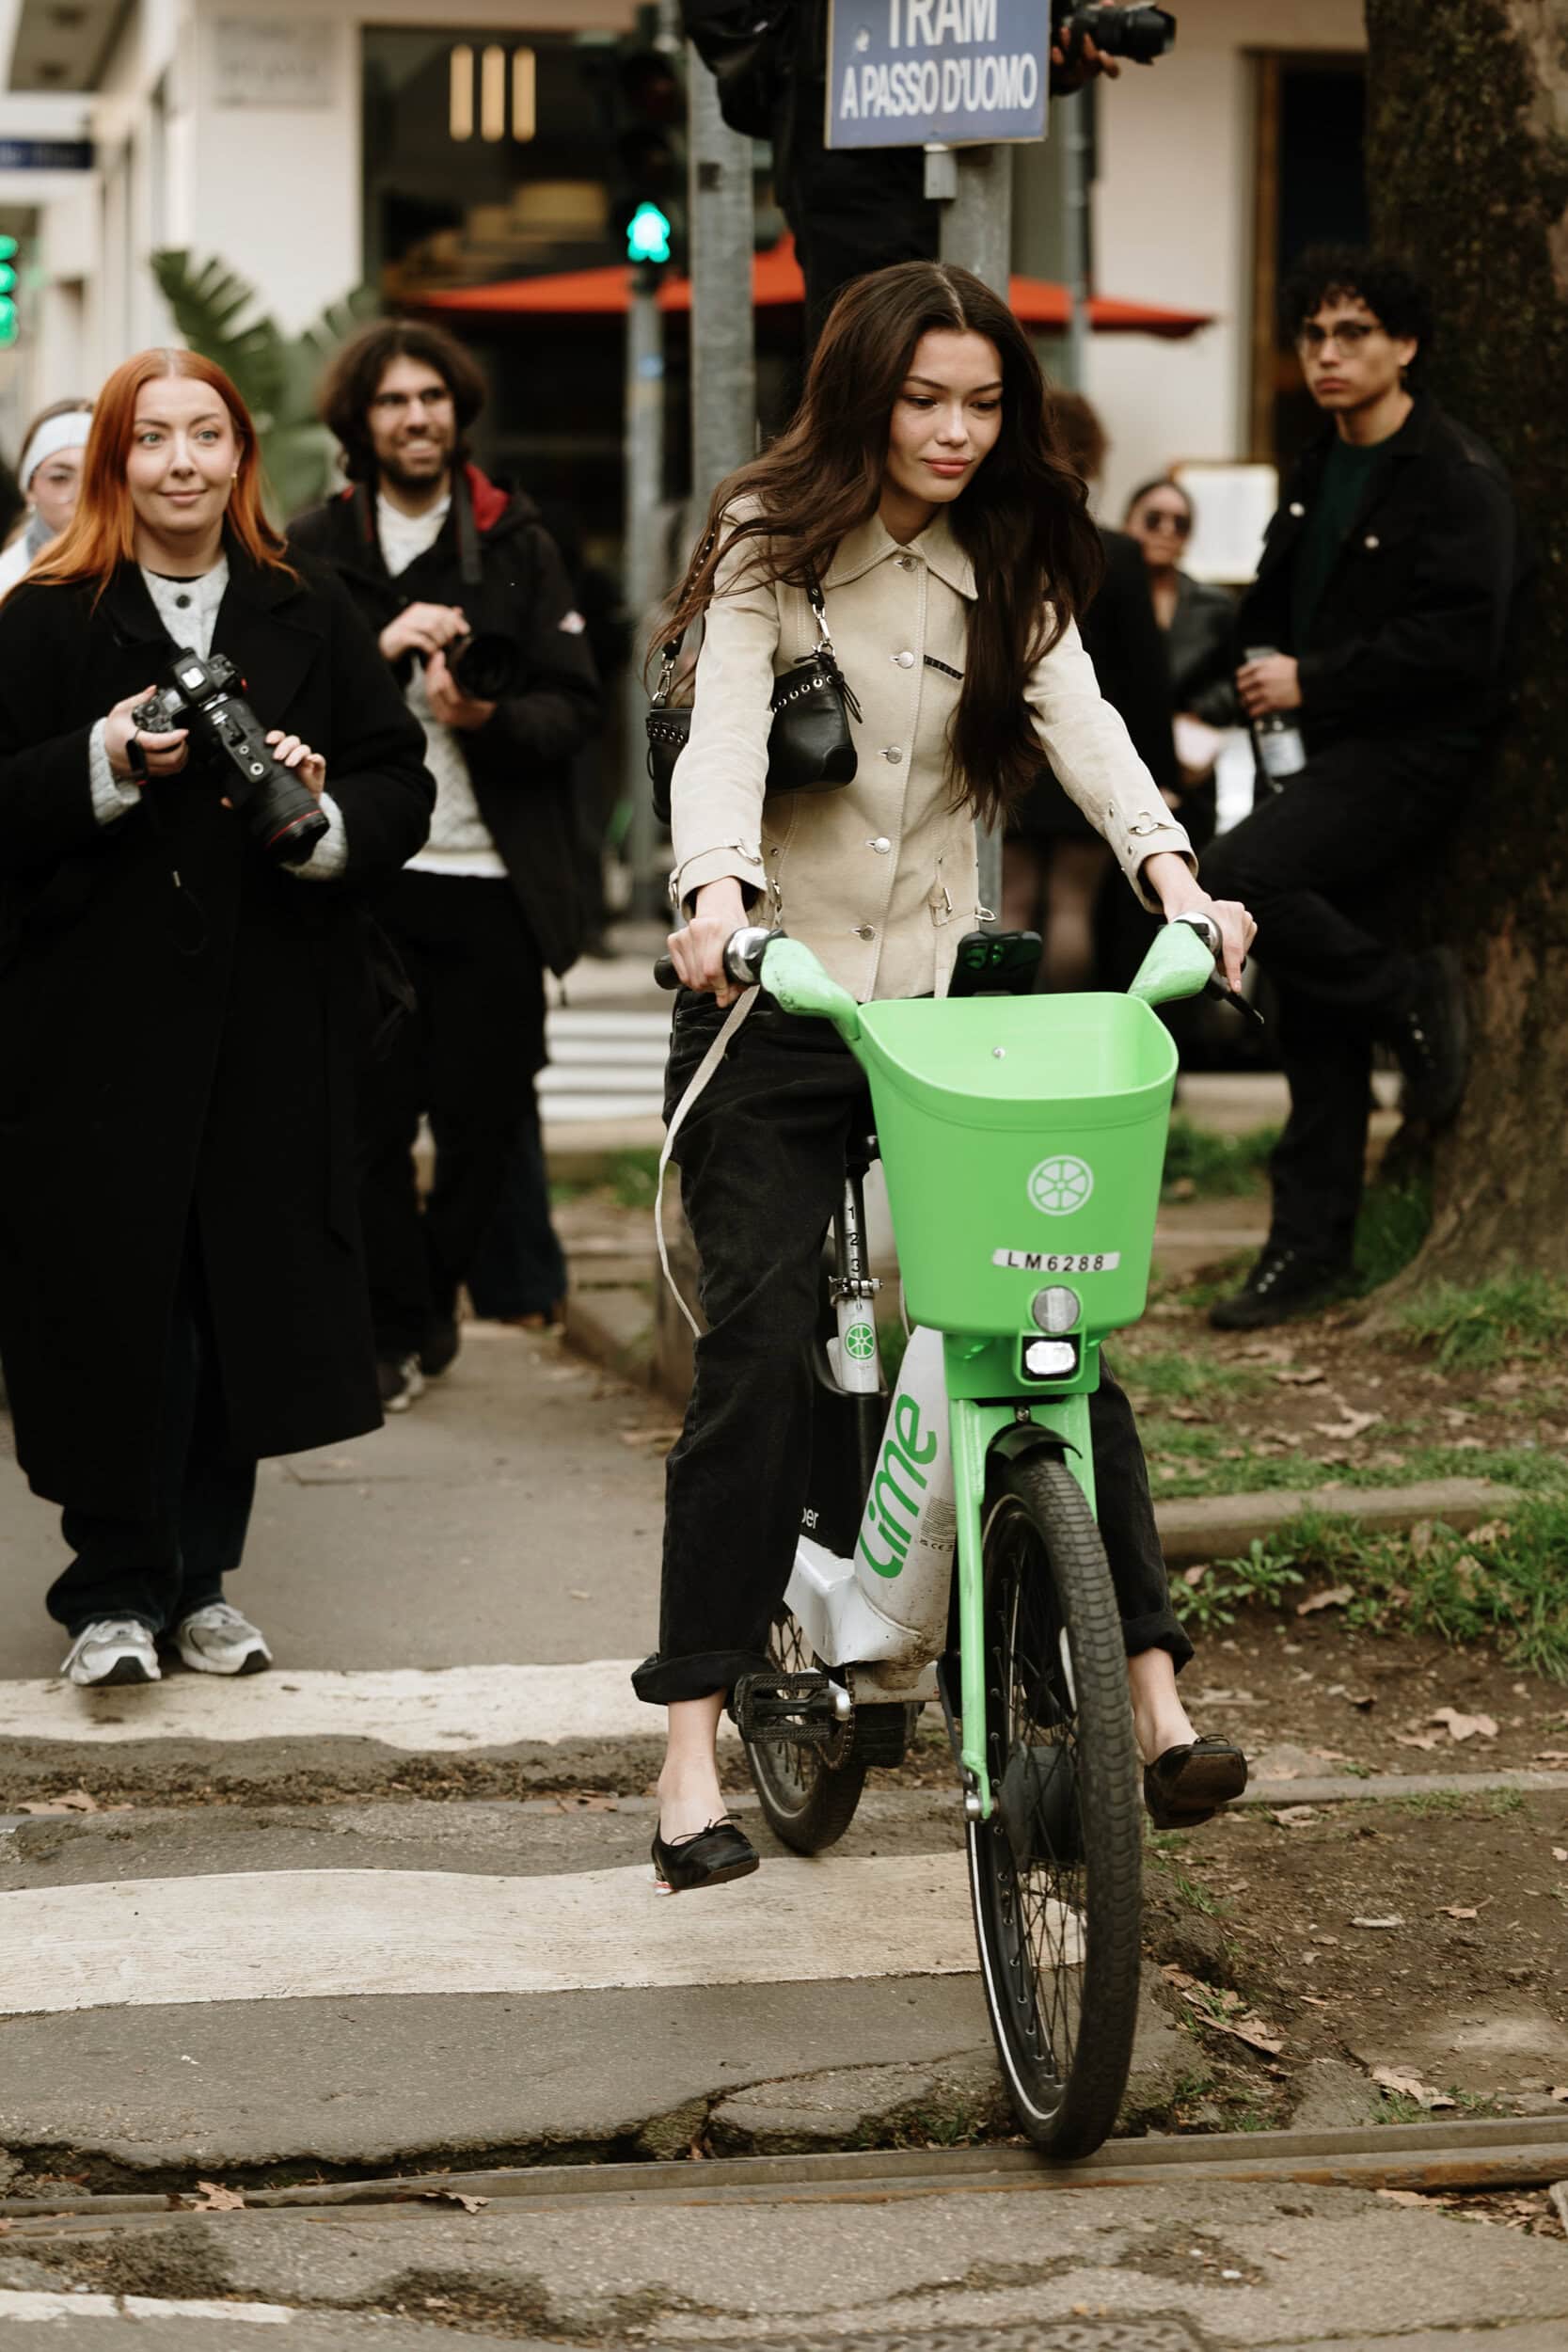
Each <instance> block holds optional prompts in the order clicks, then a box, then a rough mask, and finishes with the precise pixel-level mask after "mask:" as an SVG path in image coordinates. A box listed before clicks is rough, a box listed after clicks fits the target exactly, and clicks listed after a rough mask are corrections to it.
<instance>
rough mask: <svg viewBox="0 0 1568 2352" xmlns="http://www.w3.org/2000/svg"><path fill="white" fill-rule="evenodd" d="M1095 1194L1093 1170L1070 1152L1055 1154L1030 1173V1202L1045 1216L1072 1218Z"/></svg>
mask: <svg viewBox="0 0 1568 2352" xmlns="http://www.w3.org/2000/svg"><path fill="white" fill-rule="evenodd" d="M1093 1190H1094V1170H1093V1168H1091V1167H1090V1166H1089V1164H1088V1162H1087V1160H1076V1159H1074V1158H1073V1156H1072V1154H1071V1152H1053V1153H1052V1155H1051V1157H1050V1159H1048V1160H1041V1162H1040V1164H1039V1166H1038V1167H1037V1168H1031V1169H1030V1171H1029V1198H1030V1200H1032V1201H1033V1202H1034V1204H1035V1206H1036V1208H1037V1209H1038V1210H1039V1212H1040V1214H1041V1215H1042V1216H1071V1215H1072V1212H1073V1211H1074V1209H1081V1208H1082V1207H1083V1205H1084V1203H1085V1200H1087V1199H1088V1197H1089V1195H1090V1193H1091V1192H1093Z"/></svg>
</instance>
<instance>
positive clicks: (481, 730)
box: [289, 466, 603, 972]
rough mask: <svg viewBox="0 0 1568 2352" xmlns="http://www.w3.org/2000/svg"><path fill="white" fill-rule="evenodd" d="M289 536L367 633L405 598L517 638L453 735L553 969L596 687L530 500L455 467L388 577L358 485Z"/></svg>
mask: <svg viewBox="0 0 1568 2352" xmlns="http://www.w3.org/2000/svg"><path fill="white" fill-rule="evenodd" d="M463 496H467V498H468V499H469V500H470V501H471V502H472V511H473V516H474V520H475V523H476V524H477V526H478V539H479V559H480V569H481V575H482V578H481V585H480V587H479V590H478V591H477V593H476V590H475V589H474V588H473V587H471V586H468V587H466V586H465V584H464V581H463V576H462V571H461V569H460V557H459V551H458V543H457V525H456V515H455V507H456V498H457V497H463ZM289 544H290V546H291V547H292V548H301V549H303V550H304V551H306V552H307V553H309V554H312V555H315V556H318V557H322V558H325V561H326V562H327V563H329V564H331V565H332V566H333V568H334V569H335V570H336V572H337V573H338V576H339V578H340V579H341V581H342V583H343V585H344V587H345V588H346V589H347V590H348V593H349V595H350V596H352V597H353V598H354V601H355V603H356V606H357V607H358V609H359V611H360V612H361V614H362V615H363V616H364V618H365V620H366V621H368V622H369V624H370V626H371V628H372V629H373V630H374V631H375V633H376V635H377V636H379V635H380V633H381V631H382V630H383V629H384V628H386V626H387V624H388V621H390V620H393V619H394V618H395V617H396V615H397V614H398V613H399V612H402V611H403V610H404V607H405V606H406V605H410V604H455V605H460V606H461V607H462V608H463V610H464V611H465V612H467V617H468V625H469V627H470V628H474V627H477V626H478V625H479V622H480V619H481V617H483V624H484V626H485V627H486V628H494V629H498V630H502V631H504V632H506V633H508V634H510V635H511V636H513V637H515V639H516V641H517V644H519V645H520V646H521V648H522V651H523V655H524V659H525V669H524V675H523V678H522V683H521V688H520V691H518V692H517V693H515V694H513V695H509V696H508V697H507V698H506V699H505V700H504V701H502V702H500V703H499V704H498V705H497V707H496V712H495V716H494V717H493V718H492V719H491V720H490V721H489V722H488V723H487V724H486V725H484V726H483V727H477V728H474V729H473V730H471V731H470V732H467V733H465V734H462V735H460V736H459V737H458V741H459V743H460V744H461V746H462V750H463V756H464V758H465V759H466V760H467V763H468V774H469V777H470V779H471V781H472V784H473V787H474V799H475V801H476V802H477V803H478V804H479V813H480V815H481V816H482V817H483V819H484V822H485V825H486V826H487V827H488V829H489V834H490V838H491V839H492V840H493V841H494V843H495V845H496V848H497V850H499V852H500V859H501V863H502V865H503V866H505V867H506V872H507V879H508V881H509V882H511V884H512V888H513V891H514V892H515V896H516V898H517V901H518V903H519V905H520V906H521V907H522V910H523V914H524V915H525V916H526V917H527V920H528V926H529V929H530V930H531V932H532V934H533V938H534V942H535V944H536V945H537V946H538V949H539V953H540V956H541V958H542V959H543V961H545V962H546V963H547V964H548V965H549V968H550V970H551V971H552V972H564V971H565V970H566V968H567V966H568V964H572V963H575V962H576V961H577V959H578V953H579V952H580V950H581V946H582V926H583V911H582V905H581V899H580V892H579V887H578V860H577V848H576V843H577V830H578V816H577V808H576V803H575V794H574V784H573V760H574V757H575V755H576V754H577V753H578V751H579V750H580V749H581V747H582V745H583V744H584V743H586V742H587V741H588V739H589V738H590V737H591V736H592V735H593V734H594V732H595V730H596V729H597V727H598V726H599V723H600V720H601V716H602V705H603V695H602V692H601V690H600V686H599V680H598V676H597V674H596V672H595V670H594V658H593V655H592V654H591V653H590V652H589V650H588V637H587V629H586V625H585V623H584V622H583V619H582V616H581V615H580V614H579V613H578V612H577V611H576V609H575V604H574V600H573V596H572V589H571V584H570V582H569V580H567V577H566V571H565V566H564V565H563V564H562V561H561V557H560V555H559V554H558V552H557V550H556V546H555V542H554V540H553V539H551V537H550V536H549V533H548V532H546V530H545V528H544V526H543V525H542V524H541V522H540V520H539V514H538V509H537V508H536V507H535V506H534V504H533V502H532V501H531V499H527V498H525V497H524V496H523V495H522V493H521V492H520V491H508V490H504V489H501V488H499V486H498V485H496V484H495V483H492V482H488V481H486V479H485V477H484V476H483V474H482V473H481V472H480V471H479V469H478V468H477V467H475V466H467V467H465V468H464V469H463V478H462V481H461V482H460V483H459V484H458V485H457V486H456V495H455V497H454V500H453V506H452V509H451V511H449V513H448V515H447V518H446V521H445V523H444V524H443V526H442V529H441V532H440V535H439V536H438V537H437V539H436V542H435V544H434V546H432V547H429V548H426V549H425V551H424V553H423V554H422V555H418V556H416V557H415V559H414V561H413V563H412V564H409V565H408V566H407V568H406V569H405V570H404V571H401V572H399V573H398V575H397V577H396V579H395V580H394V579H393V578H392V576H391V574H390V573H389V572H388V569H387V566H386V564H385V562H384V561H383V559H382V554H381V542H380V539H379V537H378V535H377V532H376V528H375V508H374V503H373V501H372V498H371V496H370V494H369V492H368V491H365V490H354V489H349V490H345V491H343V492H342V493H341V495H340V496H339V497H337V498H334V499H328V500H327V501H326V503H325V505H324V506H315V507H312V508H311V509H310V510H309V513H308V514H304V515H300V516H296V517H295V518H294V520H293V522H292V523H291V524H290V525H289ZM476 606H477V608H478V610H477V612H476ZM412 666H413V664H412V657H411V656H405V657H404V660H402V661H401V662H399V663H398V664H397V665H396V675H397V676H398V678H399V680H400V682H401V683H402V684H403V685H404V686H406V684H407V682H408V677H409V675H410V672H411V669H412Z"/></svg>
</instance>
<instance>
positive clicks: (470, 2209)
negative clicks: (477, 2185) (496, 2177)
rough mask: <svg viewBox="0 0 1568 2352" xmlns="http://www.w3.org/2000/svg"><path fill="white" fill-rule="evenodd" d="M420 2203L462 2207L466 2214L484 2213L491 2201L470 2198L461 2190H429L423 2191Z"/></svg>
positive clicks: (483, 2198)
mask: <svg viewBox="0 0 1568 2352" xmlns="http://www.w3.org/2000/svg"><path fill="white" fill-rule="evenodd" d="M489 2202H490V2200H489V2198H488V2197H470V2196H468V2194H467V2191H466V2190H464V2189H461V2188H427V2189H424V2190H421V2192H420V2203H421V2204H425V2205H461V2206H462V2208H463V2210H464V2212H465V2213H482V2212H483V2209H484V2207H485V2206H486V2205H487V2204H488V2203H489Z"/></svg>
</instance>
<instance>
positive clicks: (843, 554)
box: [822, 507, 976, 600]
mask: <svg viewBox="0 0 1568 2352" xmlns="http://www.w3.org/2000/svg"><path fill="white" fill-rule="evenodd" d="M910 548H912V549H913V550H914V552H915V553H916V554H917V555H920V556H923V557H924V558H925V561H926V564H927V569H928V570H930V571H933V572H934V573H935V574H936V576H937V578H938V579H939V580H942V582H943V583H944V584H945V585H946V586H947V587H949V588H951V589H952V590H953V592H954V594H955V595H956V596H968V597H970V598H971V599H972V600H973V598H974V595H975V593H976V591H975V585H974V565H973V564H971V563H970V560H969V558H968V556H967V555H965V553H964V551H963V549H962V548H960V547H959V545H958V541H957V539H955V538H954V536H953V532H952V526H951V525H950V524H949V522H948V519H947V516H946V514H945V513H944V512H943V510H942V508H940V507H939V508H938V510H937V512H936V513H935V514H934V515H933V516H932V517H931V519H930V521H929V522H928V523H927V526H926V528H925V530H924V531H923V532H921V533H920V535H919V536H918V538H915V539H911V540H910V541H908V542H905V541H904V540H901V539H895V537H894V536H893V533H892V532H890V531H889V530H888V528H887V526H886V524H885V523H884V522H883V521H882V518H881V516H879V515H873V516H870V518H869V520H867V521H865V522H863V523H861V524H859V525H858V526H857V528H856V529H855V530H853V531H851V532H847V533H846V535H845V536H844V537H843V538H842V539H841V540H840V541H839V543H838V546H837V548H835V549H834V552H833V560H832V564H830V565H829V567H828V577H827V579H826V580H824V581H823V582H822V586H823V589H824V591H826V590H828V589H830V588H843V587H847V584H848V583H849V581H850V580H859V579H860V578H861V577H862V576H863V574H864V573H866V572H868V571H870V570H871V569H872V567H873V566H874V565H875V564H885V563H887V562H889V561H890V560H891V559H892V558H893V557H895V556H897V555H903V554H906V553H907V552H908V551H909V550H910Z"/></svg>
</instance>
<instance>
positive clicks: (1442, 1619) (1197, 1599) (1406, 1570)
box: [1176, 1454, 1568, 1811]
mask: <svg viewBox="0 0 1568 2352" xmlns="http://www.w3.org/2000/svg"><path fill="white" fill-rule="evenodd" d="M1464 1458H1465V1460H1466V1461H1467V1462H1472V1463H1473V1462H1474V1461H1475V1459H1476V1457H1475V1455H1474V1454H1466V1455H1465V1457H1464ZM1565 1557H1568V1492H1559V1493H1557V1494H1542V1495H1534V1496H1531V1497H1528V1499H1527V1500H1526V1501H1524V1502H1521V1503H1519V1504H1518V1505H1516V1506H1515V1507H1513V1510H1512V1513H1511V1516H1510V1518H1508V1519H1507V1520H1502V1519H1497V1520H1493V1521H1491V1522H1489V1523H1488V1524H1487V1525H1486V1526H1484V1527H1478V1528H1473V1529H1472V1530H1471V1531H1470V1533H1469V1534H1467V1535H1460V1534H1455V1532H1454V1531H1453V1529H1452V1528H1449V1527H1445V1526H1442V1525H1441V1524H1439V1523H1434V1522H1433V1521H1430V1520H1429V1521H1425V1522H1422V1523H1421V1524H1419V1525H1418V1526H1417V1527H1414V1528H1412V1529H1411V1531H1410V1533H1409V1534H1408V1535H1369V1534H1366V1532H1365V1531H1364V1530H1363V1529H1362V1528H1361V1527H1359V1526H1358V1525H1357V1523H1356V1522H1355V1520H1354V1519H1353V1518H1340V1517H1338V1515H1336V1514H1330V1513H1326V1512H1308V1513H1304V1514H1303V1515H1302V1517H1301V1518H1297V1519H1295V1520H1293V1521H1292V1522H1291V1524H1290V1525H1289V1526H1287V1527H1284V1528H1281V1529H1280V1531H1279V1533H1278V1534H1275V1535H1272V1536H1269V1537H1268V1538H1267V1539H1266V1540H1264V1541H1261V1542H1256V1543H1254V1544H1253V1546H1252V1548H1251V1550H1250V1552H1249V1553H1248V1554H1247V1555H1246V1557H1245V1558H1244V1559H1240V1560H1221V1561H1216V1562H1215V1564H1214V1565H1213V1566H1212V1568H1211V1569H1209V1570H1208V1572H1207V1573H1206V1574H1205V1575H1204V1576H1203V1577H1202V1578H1201V1579H1200V1580H1199V1581H1198V1582H1197V1583H1196V1585H1192V1586H1184V1585H1181V1584H1180V1583H1179V1585H1178V1587H1177V1595H1176V1597H1177V1606H1178V1608H1179V1610H1180V1607H1181V1604H1182V1597H1183V1596H1186V1597H1188V1599H1189V1601H1190V1610H1189V1613H1190V1614H1191V1615H1192V1617H1193V1618H1194V1621H1195V1622H1196V1623H1197V1624H1198V1625H1200V1626H1201V1625H1206V1624H1210V1623H1218V1624H1228V1623H1229V1621H1230V1619H1229V1616H1227V1615H1226V1614H1225V1613H1224V1612H1225V1611H1227V1610H1229V1611H1231V1612H1232V1613H1233V1612H1234V1610H1235V1609H1236V1608H1237V1607H1240V1606H1243V1605H1245V1604H1247V1603H1249V1602H1250V1603H1254V1604H1260V1605H1261V1606H1263V1607H1265V1608H1269V1607H1278V1606H1279V1604H1280V1601H1281V1599H1282V1598H1283V1595H1284V1588H1285V1586H1286V1585H1288V1584H1291V1583H1299V1582H1301V1581H1303V1578H1304V1576H1305V1575H1307V1574H1310V1575H1312V1576H1314V1577H1315V1578H1317V1577H1321V1578H1322V1579H1323V1581H1326V1582H1328V1583H1331V1584H1349V1585H1351V1586H1352V1587H1353V1589H1354V1595H1355V1597H1354V1599H1353V1600H1352V1601H1351V1602H1350V1604H1349V1606H1348V1607H1347V1608H1346V1610H1345V1613H1344V1618H1343V1622H1344V1623H1345V1624H1346V1625H1348V1626H1351V1627H1354V1628H1357V1629H1366V1630H1367V1631H1369V1632H1370V1633H1374V1634H1390V1633H1400V1632H1404V1631H1407V1630H1408V1631H1414V1632H1418V1633H1435V1634H1438V1635H1439V1636H1441V1637H1442V1638H1443V1639H1444V1640H1445V1641H1449V1642H1452V1643H1455V1644H1457V1645H1465V1644H1468V1643H1471V1642H1479V1641H1486V1642H1490V1643H1491V1644H1492V1645H1493V1646H1494V1647H1495V1648H1496V1649H1497V1652H1498V1654H1499V1656H1500V1657H1501V1658H1502V1659H1503V1660H1504V1661H1506V1662H1507V1663H1508V1664H1510V1665H1513V1666H1522V1667H1528V1668H1530V1669H1532V1670H1533V1671H1534V1672H1535V1673H1537V1674H1542V1675H1546V1676H1549V1677H1551V1678H1552V1679H1553V1680H1554V1681H1558V1682H1568V1578H1564V1576H1563V1573H1562V1565H1561V1564H1562V1561H1563V1559H1564V1558H1565ZM1206 1588H1207V1590H1206ZM1504 1809H1505V1810H1510V1811H1511V1810H1513V1806H1512V1805H1510V1806H1506V1807H1505V1808H1504Z"/></svg>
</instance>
